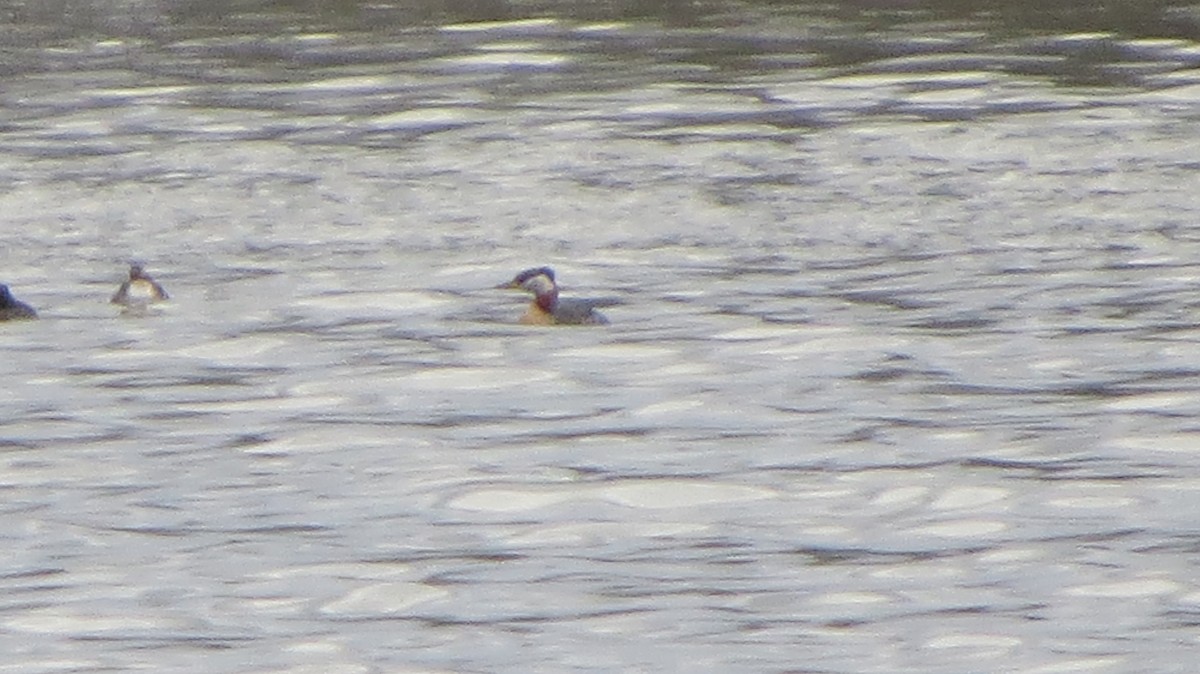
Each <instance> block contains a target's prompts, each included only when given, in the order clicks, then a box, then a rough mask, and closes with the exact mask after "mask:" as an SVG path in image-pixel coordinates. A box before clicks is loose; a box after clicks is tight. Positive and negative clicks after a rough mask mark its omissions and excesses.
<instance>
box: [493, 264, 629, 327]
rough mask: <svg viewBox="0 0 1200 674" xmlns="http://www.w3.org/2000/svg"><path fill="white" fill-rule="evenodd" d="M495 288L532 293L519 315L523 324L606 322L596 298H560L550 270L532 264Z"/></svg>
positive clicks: (552, 271)
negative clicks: (524, 308)
mask: <svg viewBox="0 0 1200 674" xmlns="http://www.w3.org/2000/svg"><path fill="white" fill-rule="evenodd" d="M496 287H497V288H514V289H518V290H524V291H526V292H530V293H533V303H532V304H530V305H529V309H527V310H526V311H525V315H524V316H521V321H520V322H521V323H524V324H525V325H606V324H607V323H608V319H607V318H605V317H604V315H603V314H601V313H600V312H598V311H596V307H597V306H601V303H600V302H599V301H596V300H574V299H560V298H559V296H558V286H557V285H555V283H554V270H553V269H551V268H549V267H533V268H531V269H526V270H525V271H523V272H521V273H520V274H517V275H516V276H514V277H513V280H511V281H509V282H508V283H503V284H501V285H499V286H496Z"/></svg>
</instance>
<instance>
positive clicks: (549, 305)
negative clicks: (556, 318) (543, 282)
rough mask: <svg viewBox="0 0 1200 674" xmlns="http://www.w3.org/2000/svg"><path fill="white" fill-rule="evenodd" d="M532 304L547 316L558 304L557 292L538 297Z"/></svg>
mask: <svg viewBox="0 0 1200 674" xmlns="http://www.w3.org/2000/svg"><path fill="white" fill-rule="evenodd" d="M534 302H536V303H537V305H538V308H539V309H541V310H542V311H544V312H546V313H548V314H552V313H554V307H555V305H557V304H558V292H557V291H554V292H548V293H543V294H541V295H538V296H537V299H536V300H534Z"/></svg>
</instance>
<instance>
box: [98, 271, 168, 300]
mask: <svg viewBox="0 0 1200 674" xmlns="http://www.w3.org/2000/svg"><path fill="white" fill-rule="evenodd" d="M167 299H170V296H169V295H167V291H166V290H163V287H162V286H160V285H159V284H158V282H157V281H155V280H154V279H152V278H150V275H149V274H147V273H146V270H145V269H143V268H142V265H140V264H131V265H129V279H128V280H127V281H125V282H124V283H122V284H121V287H120V288H118V289H117V292H116V294H114V295H113V296H112V300H111V301H112V303H113V304H120V305H122V306H125V307H145V306H146V305H148V304H150V303H151V302H162V301H164V300H167Z"/></svg>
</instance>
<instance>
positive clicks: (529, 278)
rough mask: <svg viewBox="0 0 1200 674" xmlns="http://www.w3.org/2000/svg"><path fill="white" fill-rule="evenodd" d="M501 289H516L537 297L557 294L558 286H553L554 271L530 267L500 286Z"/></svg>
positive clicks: (547, 268)
mask: <svg viewBox="0 0 1200 674" xmlns="http://www.w3.org/2000/svg"><path fill="white" fill-rule="evenodd" d="M500 287H501V288H518V289H520V290H524V291H527V292H531V293H533V294H534V295H537V296H538V297H543V296H546V295H556V294H558V286H557V285H555V284H554V270H553V269H551V268H549V267H532V268H530V269H526V270H525V271H523V272H521V273H520V274H517V275H516V276H514V277H513V280H511V281H509V282H508V283H505V284H503V285H501V286H500Z"/></svg>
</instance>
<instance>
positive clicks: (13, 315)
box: [0, 283, 37, 321]
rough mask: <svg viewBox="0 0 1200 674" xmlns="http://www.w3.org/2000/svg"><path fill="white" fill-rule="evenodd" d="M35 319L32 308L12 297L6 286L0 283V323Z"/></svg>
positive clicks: (34, 312) (35, 315)
mask: <svg viewBox="0 0 1200 674" xmlns="http://www.w3.org/2000/svg"><path fill="white" fill-rule="evenodd" d="M33 318H37V312H36V311H34V310H33V307H31V306H29V305H28V304H25V303H24V302H22V301H20V300H18V299H17V298H15V297H13V296H12V293H10V292H9V291H8V286H6V285H4V284H2V283H0V321H19V320H29V319H33Z"/></svg>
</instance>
